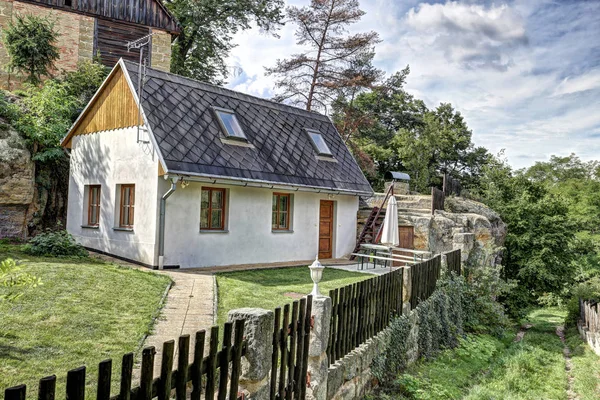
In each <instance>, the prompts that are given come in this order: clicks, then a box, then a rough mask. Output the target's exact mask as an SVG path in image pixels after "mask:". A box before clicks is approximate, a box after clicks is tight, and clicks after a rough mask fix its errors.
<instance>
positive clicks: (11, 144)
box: [0, 121, 35, 238]
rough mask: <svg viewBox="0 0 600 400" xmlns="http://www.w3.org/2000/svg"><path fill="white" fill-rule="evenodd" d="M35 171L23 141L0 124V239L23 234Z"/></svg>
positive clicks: (11, 130)
mask: <svg viewBox="0 0 600 400" xmlns="http://www.w3.org/2000/svg"><path fill="white" fill-rule="evenodd" d="M34 176H35V168H34V163H33V161H32V160H31V153H30V152H29V150H27V146H26V143H25V140H24V139H23V138H22V137H21V136H20V135H19V133H18V132H16V131H15V130H14V129H13V128H12V127H10V126H9V125H8V124H6V123H4V122H2V121H0V238H2V237H20V238H23V237H25V236H26V234H27V221H28V219H29V217H28V214H29V209H30V206H31V204H32V202H33V196H34V189H35V188H34V181H35V179H34Z"/></svg>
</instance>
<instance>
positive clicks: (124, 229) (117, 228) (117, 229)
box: [113, 226, 133, 232]
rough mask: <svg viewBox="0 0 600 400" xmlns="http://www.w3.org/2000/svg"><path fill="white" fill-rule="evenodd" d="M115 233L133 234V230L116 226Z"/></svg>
mask: <svg viewBox="0 0 600 400" xmlns="http://www.w3.org/2000/svg"><path fill="white" fill-rule="evenodd" d="M113 231H121V232H133V228H121V227H120V226H115V227H114V228H113Z"/></svg>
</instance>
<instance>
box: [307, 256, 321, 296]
mask: <svg viewBox="0 0 600 400" xmlns="http://www.w3.org/2000/svg"><path fill="white" fill-rule="evenodd" d="M308 268H309V269H310V278H311V279H312V281H313V284H314V285H313V289H312V292H310V294H311V295H312V296H313V297H317V296H320V295H321V293H320V292H319V282H321V278H323V270H324V269H325V267H324V266H323V265H322V264H321V263H320V262H319V255H318V254H317V256H316V257H315V261H314V262H313V263H312V265H311V266H309V267H308Z"/></svg>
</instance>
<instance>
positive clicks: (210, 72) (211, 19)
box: [166, 0, 284, 83]
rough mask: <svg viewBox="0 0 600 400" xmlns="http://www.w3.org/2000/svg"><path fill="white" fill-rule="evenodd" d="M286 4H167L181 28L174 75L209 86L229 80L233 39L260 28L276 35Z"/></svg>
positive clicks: (170, 0) (196, 0)
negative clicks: (247, 31) (239, 33)
mask: <svg viewBox="0 0 600 400" xmlns="http://www.w3.org/2000/svg"><path fill="white" fill-rule="evenodd" d="M283 4H284V1H283V0H167V1H166V6H167V8H168V9H169V10H170V11H171V12H172V13H173V15H174V16H175V17H176V18H177V20H178V22H179V24H180V25H181V33H180V34H179V35H178V36H177V38H176V39H175V42H174V43H173V52H172V56H171V72H173V73H176V74H179V75H184V76H188V77H190V78H194V79H198V80H201V81H206V82H213V83H221V82H222V80H223V79H224V78H226V77H227V75H228V71H227V65H225V59H226V58H227V55H228V54H229V51H230V50H231V49H232V48H233V47H234V45H233V43H232V37H233V35H234V34H235V33H236V32H238V31H240V30H246V29H250V28H251V27H252V25H256V26H258V28H259V29H261V30H262V31H265V32H272V31H275V30H276V29H277V28H278V27H279V26H280V25H281V24H282V22H283V13H282V8H283Z"/></svg>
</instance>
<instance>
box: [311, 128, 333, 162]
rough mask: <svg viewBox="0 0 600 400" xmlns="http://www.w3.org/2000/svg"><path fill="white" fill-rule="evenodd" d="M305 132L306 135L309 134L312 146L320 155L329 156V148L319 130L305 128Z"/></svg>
mask: <svg viewBox="0 0 600 400" xmlns="http://www.w3.org/2000/svg"><path fill="white" fill-rule="evenodd" d="M306 132H307V133H308V136H310V139H311V140H312V143H313V146H314V147H315V150H316V151H317V153H318V154H319V155H320V156H331V150H329V147H328V146H327V143H325V139H323V135H321V132H319V131H313V130H312V129H307V130H306Z"/></svg>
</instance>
